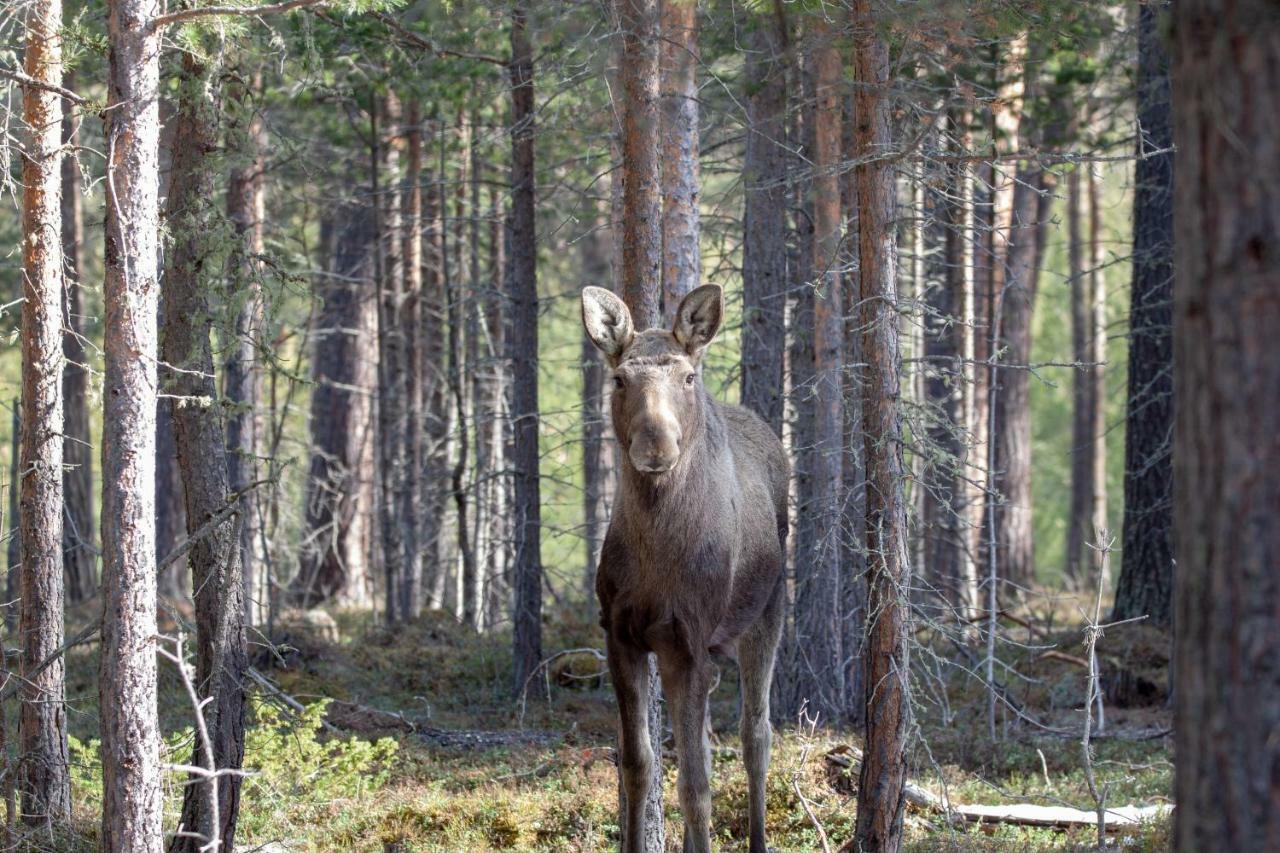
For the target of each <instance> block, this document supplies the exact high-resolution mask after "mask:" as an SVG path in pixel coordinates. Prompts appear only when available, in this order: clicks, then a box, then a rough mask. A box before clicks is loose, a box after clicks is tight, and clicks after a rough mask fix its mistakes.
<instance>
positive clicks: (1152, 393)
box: [1111, 3, 1174, 628]
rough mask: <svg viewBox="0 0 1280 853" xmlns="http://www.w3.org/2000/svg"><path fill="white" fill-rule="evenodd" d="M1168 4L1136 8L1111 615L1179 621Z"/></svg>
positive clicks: (1161, 622)
mask: <svg viewBox="0 0 1280 853" xmlns="http://www.w3.org/2000/svg"><path fill="white" fill-rule="evenodd" d="M1168 5H1169V4H1155V3H1146V4H1143V5H1142V6H1140V7H1139V11H1138V15H1139V17H1138V128H1139V131H1140V136H1139V139H1138V155H1139V156H1138V161H1137V163H1136V164H1135V165H1134V196H1133V282H1132V285H1131V287H1130V295H1129V376H1128V404H1127V408H1126V413H1125V433H1124V529H1123V534H1122V540H1121V551H1120V558H1121V560H1120V579H1119V582H1118V583H1117V585H1116V603H1115V608H1114V609H1113V610H1112V615H1111V618H1112V619H1131V618H1133V617H1135V616H1143V615H1145V616H1146V617H1147V618H1148V619H1149V620H1150V622H1151V623H1152V624H1153V625H1159V626H1161V627H1165V628H1168V627H1170V626H1171V625H1172V623H1173V584H1174V580H1173V574H1174V572H1173V461H1172V457H1171V455H1170V454H1171V449H1172V437H1173V416H1174V415H1173V399H1174V396H1173V382H1174V379H1173V337H1172V329H1173V251H1174V249H1173V246H1174V238H1173V192H1174V190H1173V171H1174V156H1173V130H1172V124H1171V114H1170V110H1171V105H1170V92H1169V52H1168V50H1167V49H1166V47H1165V34H1164V28H1163V27H1162V21H1164V20H1166V19H1167V17H1168V13H1167V9H1168Z"/></svg>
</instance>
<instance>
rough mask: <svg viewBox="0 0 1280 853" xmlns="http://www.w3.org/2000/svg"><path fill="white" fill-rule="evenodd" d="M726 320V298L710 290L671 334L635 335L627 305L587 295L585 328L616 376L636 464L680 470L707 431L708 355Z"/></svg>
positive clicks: (616, 411)
mask: <svg viewBox="0 0 1280 853" xmlns="http://www.w3.org/2000/svg"><path fill="white" fill-rule="evenodd" d="M723 318H724V292H723V291H722V290H721V289H720V286H719V285H715V284H707V285H703V286H702V287H699V288H697V289H696V290H694V291H692V292H691V293H689V295H687V296H686V297H685V298H684V300H683V301H681V303H680V308H679V310H677V311H676V317H675V322H674V323H673V324H672V327H671V330H670V331H666V330H664V329H648V330H645V331H642V332H637V331H636V330H635V326H634V324H633V323H632V320H631V312H630V311H629V310H627V306H626V305H625V304H624V303H623V301H622V300H621V299H619V298H618V297H617V296H616V295H615V294H613V293H612V292H610V291H608V290H605V289H603V288H599V287H588V288H585V289H584V290H583V291H582V324H583V326H585V327H586V330H587V335H588V337H590V338H591V341H592V342H593V343H594V344H595V345H596V347H597V348H598V349H599V350H600V351H601V352H602V353H604V355H605V357H606V359H608V362H609V367H610V368H611V369H612V371H613V386H614V387H613V403H612V411H613V429H614V433H615V434H616V435H617V437H618V444H619V445H620V446H621V447H622V450H623V452H624V453H625V454H626V458H627V459H628V460H629V461H630V463H631V466H632V467H633V468H634V469H635V470H636V471H638V472H640V473H641V474H645V475H650V476H654V477H657V476H661V475H663V474H666V473H668V472H670V471H672V470H674V469H675V468H676V467H677V466H678V465H679V464H680V461H681V459H682V458H683V457H684V456H686V455H687V452H688V450H689V448H690V447H692V446H693V444H694V443H695V442H696V440H697V439H698V438H699V437H700V436H701V434H702V432H703V431H704V430H705V428H706V407H707V405H708V401H707V395H706V390H705V389H704V388H703V386H702V376H701V374H702V370H701V368H702V355H703V353H704V352H705V351H706V348H707V345H708V344H710V343H711V341H712V339H713V338H715V336H716V332H718V331H719V330H720V323H721V321H722V320H723Z"/></svg>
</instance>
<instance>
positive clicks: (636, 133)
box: [614, 0, 696, 853]
mask: <svg viewBox="0 0 1280 853" xmlns="http://www.w3.org/2000/svg"><path fill="white" fill-rule="evenodd" d="M616 9H617V13H618V19H619V25H620V27H621V31H622V50H621V57H620V63H619V65H620V67H619V77H620V78H621V82H622V110H621V113H622V128H621V138H620V140H619V141H620V144H621V148H622V152H621V153H622V199H621V201H622V222H621V231H620V232H618V233H616V234H615V235H614V239H615V241H618V242H620V243H621V244H622V250H621V265H620V269H619V275H620V278H621V282H620V283H621V287H620V288H619V290H620V291H621V294H622V299H623V301H624V302H625V303H626V304H627V307H628V308H629V309H630V310H631V316H632V319H633V321H634V322H635V328H636V331H641V330H643V329H651V328H654V327H656V326H658V325H659V324H660V323H661V322H662V312H661V301H662V287H661V282H662V231H663V229H662V220H661V212H662V192H661V171H662V169H661V165H660V162H659V159H658V157H659V154H660V152H661V141H660V131H661V125H660V123H659V103H658V102H659V92H660V86H661V84H660V77H661V71H660V63H659V53H660V51H659V47H658V45H659V20H658V18H659V13H658V0H617V3H616ZM695 132H696V131H695ZM648 657H649V697H648V706H649V707H648V717H649V745H650V748H651V749H652V750H653V754H654V755H661V754H662V705H661V694H662V686H661V682H660V680H659V678H658V665H657V659H656V658H655V657H654V656H653V655H649V656H648ZM662 778H663V777H662V762H661V761H655V762H654V763H653V778H652V779H651V781H650V784H649V798H648V801H647V802H646V803H645V833H646V836H645V839H644V846H645V851H646V853H661V851H662V850H663V848H664V846H665V826H664V821H663V810H662ZM618 791H619V800H620V801H622V800H624V797H623V793H622V786H621V784H619V786H618ZM619 805H620V806H621V807H622V808H621V810H620V812H619V813H620V814H622V815H625V814H626V813H627V807H626V804H625V802H620V803H619ZM622 832H623V836H624V837H625V836H626V832H627V829H626V826H623V827H622ZM635 853H639V852H638V851H635Z"/></svg>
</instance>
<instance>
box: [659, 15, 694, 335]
mask: <svg viewBox="0 0 1280 853" xmlns="http://www.w3.org/2000/svg"><path fill="white" fill-rule="evenodd" d="M660 7H661V12H660V14H661V36H662V37H661V44H662V49H661V72H660V82H659V93H660V105H661V111H662V167H661V171H662V178H661V180H662V320H663V322H664V323H665V324H666V325H667V326H670V325H671V323H672V321H674V320H675V315H676V308H677V307H679V305H680V300H681V299H683V298H684V295H685V294H686V293H688V292H689V291H691V290H693V289H694V288H695V287H697V286H698V285H699V284H701V278H702V254H701V252H700V251H699V247H698V238H699V234H700V228H699V224H698V199H699V197H700V195H701V177H700V170H699V167H698V80H697V73H696V72H697V68H698V62H699V58H700V54H699V51H698V3H697V0H663V2H662V3H661V4H660Z"/></svg>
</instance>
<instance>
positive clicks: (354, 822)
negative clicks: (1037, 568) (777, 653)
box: [31, 613, 1173, 851]
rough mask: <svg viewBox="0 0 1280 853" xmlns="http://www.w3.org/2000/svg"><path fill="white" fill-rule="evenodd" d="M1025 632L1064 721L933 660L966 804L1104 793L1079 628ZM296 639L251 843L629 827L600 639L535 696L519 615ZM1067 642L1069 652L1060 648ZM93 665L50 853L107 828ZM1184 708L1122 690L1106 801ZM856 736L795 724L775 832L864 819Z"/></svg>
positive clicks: (279, 845)
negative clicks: (518, 691)
mask: <svg viewBox="0 0 1280 853" xmlns="http://www.w3.org/2000/svg"><path fill="white" fill-rule="evenodd" d="M71 627H72V628H73V629H74V627H75V626H74V625H73V626H71ZM1010 627H1011V630H1017V625H1016V624H1014V625H1011V626H1010ZM335 628H337V629H338V630H339V631H340V634H339V635H338V636H334V629H335ZM1028 631H1031V632H1032V633H1031V635H1030V636H1029V637H1028V639H1031V638H1036V639H1037V642H1036V643H1034V644H1028V645H1029V646H1034V649H1030V648H1027V649H1021V652H1020V655H1021V657H1020V658H1019V659H1018V660H1015V661H1013V664H1014V665H1016V667H1017V674H1016V675H1015V674H1014V673H1013V670H1012V669H1010V670H1007V671H1006V676H1005V678H1004V680H1005V681H1006V682H1014V681H1016V682H1017V684H1018V686H1017V687H1016V688H1014V687H1010V698H1011V699H1013V700H1014V701H1015V702H1016V703H1017V705H1018V706H1019V707H1020V708H1022V709H1023V711H1024V713H1025V714H1027V715H1029V716H1035V718H1036V719H1037V720H1038V721H1040V722H1041V723H1043V724H1044V725H1047V726H1049V727H1052V728H1058V729H1061V733H1057V734H1055V733H1050V732H1046V731H1044V730H1042V729H1038V728H1036V727H1035V726H1033V725H1029V724H1027V723H1026V722H1020V721H1019V719H1018V718H1017V715H1015V714H1011V713H1001V714H998V719H997V738H996V739H995V740H993V739H991V737H990V736H989V717H988V706H987V701H986V698H985V692H984V691H983V689H982V685H981V684H980V683H978V682H977V681H976V680H975V679H972V678H968V677H965V676H964V675H963V674H959V675H951V676H944V677H941V678H937V679H934V678H930V677H919V678H918V679H917V681H919V682H921V683H920V684H918V686H917V691H916V697H915V698H916V706H917V712H916V723H917V726H916V732H915V736H914V737H913V743H914V748H913V749H912V753H911V768H912V779H913V780H914V781H915V782H916V783H917V784H919V785H920V786H921V787H923V788H926V789H928V790H931V791H933V792H935V793H938V794H941V793H943V792H944V790H945V793H946V795H947V796H948V797H949V798H950V800H951V802H953V803H963V804H986V805H1000V804H1014V803H1037V804H1044V805H1070V806H1074V807H1076V808H1082V809H1092V808H1093V802H1092V800H1091V799H1090V796H1089V793H1088V787H1087V783H1086V780H1085V769H1084V764H1083V760H1082V748H1081V744H1080V741H1079V732H1080V730H1081V725H1082V722H1083V713H1082V712H1081V710H1080V706H1081V704H1082V698H1081V697H1083V695H1084V689H1085V681H1086V672H1085V670H1084V669H1083V668H1081V666H1080V663H1081V660H1080V657H1079V655H1080V651H1079V645H1080V642H1079V638H1080V630H1079V627H1078V626H1075V627H1072V626H1066V627H1064V628H1060V629H1057V630H1055V631H1051V632H1048V633H1051V634H1052V636H1049V635H1047V634H1046V629H1035V630H1033V629H1031V628H1030V627H1028ZM1037 631H1038V632H1039V634H1043V636H1040V635H1038V634H1037V633H1036V632H1037ZM1114 633H1115V635H1116V636H1115V637H1114V638H1113V637H1111V636H1108V637H1107V638H1105V639H1104V640H1103V641H1102V644H1101V645H1100V647H1099V654H1100V656H1101V658H1102V660H1103V673H1104V678H1106V677H1107V673H1108V671H1109V667H1115V666H1117V664H1116V661H1117V660H1119V661H1121V662H1122V663H1123V661H1125V660H1128V661H1130V662H1134V661H1137V663H1135V664H1134V666H1133V667H1132V668H1131V669H1130V668H1128V667H1127V666H1120V668H1121V669H1126V670H1127V671H1130V675H1129V681H1130V682H1131V684H1132V683H1137V684H1138V685H1139V686H1138V688H1137V691H1138V692H1139V693H1141V692H1142V689H1143V685H1145V686H1146V687H1147V688H1149V689H1152V690H1155V689H1158V686H1157V687H1155V688H1153V687H1152V686H1151V685H1149V684H1147V683H1146V682H1145V681H1144V678H1143V676H1142V674H1141V673H1142V672H1143V671H1144V670H1143V669H1142V667H1143V665H1144V664H1143V662H1142V660H1141V659H1142V658H1144V656H1145V657H1146V658H1150V657H1152V656H1153V655H1154V656H1155V657H1158V656H1159V654H1160V651H1159V650H1160V648H1162V645H1161V641H1160V639H1159V638H1158V637H1154V636H1144V635H1142V634H1141V632H1140V631H1137V632H1134V631H1131V632H1130V639H1128V640H1126V639H1125V638H1124V637H1122V636H1121V629H1116V630H1115V631H1114ZM280 634H283V635H285V636H283V637H281V636H280ZM281 639H283V641H284V644H285V645H284V646H283V647H281V646H277V648H276V650H274V651H273V650H272V649H271V648H270V647H269V646H267V645H266V644H265V643H261V644H258V646H257V653H256V654H255V655H254V662H255V665H256V666H257V667H258V668H259V669H260V670H261V671H262V672H263V673H264V674H265V675H266V676H268V677H269V679H271V681H272V682H273V683H274V684H275V685H278V687H279V689H280V690H281V691H283V693H284V694H287V696H289V697H292V699H294V700H296V701H297V702H298V703H301V705H302V706H303V707H304V710H303V711H302V712H298V711H297V710H296V709H290V708H288V707H286V706H285V705H284V704H282V701H281V697H280V696H279V695H276V696H275V697H274V698H273V697H272V696H271V695H270V694H269V692H268V691H266V690H265V689H264V688H263V687H262V686H261V685H260V684H257V685H255V688H254V691H253V699H252V711H251V715H250V726H249V731H248V737H247V750H246V760H245V766H246V767H248V768H250V769H251V770H252V775H250V776H249V777H248V778H247V779H246V781H245V788H244V794H243V800H242V803H241V812H240V815H241V816H240V824H239V834H238V837H237V845H236V848H237V850H263V851H294V850H404V851H408V850H424V851H425V850H431V851H437V850H440V851H462V850H535V849H536V850H564V851H590V850H603V849H612V848H613V847H614V845H615V844H616V838H617V817H616V795H617V783H616V775H615V769H614V765H613V741H614V716H613V715H614V710H613V708H614V706H613V701H612V695H611V693H610V690H609V686H608V684H607V682H606V680H605V679H604V677H603V676H602V674H601V670H602V669H603V665H602V664H601V663H600V662H599V660H597V658H596V657H595V655H594V654H592V653H591V652H582V653H578V654H575V655H567V656H564V657H561V658H559V659H557V660H556V661H555V662H554V663H553V664H552V665H550V666H548V667H547V669H548V670H549V672H550V677H549V682H550V687H551V701H550V702H549V703H540V702H529V703H527V704H526V705H524V706H523V707H522V706H521V703H518V702H515V701H513V700H512V698H511V685H510V684H509V677H510V676H509V672H510V651H509V646H508V640H507V639H506V638H505V637H504V636H503V635H502V634H501V633H495V634H494V635H482V636H477V635H476V634H475V633H473V632H471V631H469V630H467V629H465V628H462V627H460V626H458V625H457V624H456V623H455V622H454V621H453V620H452V618H451V617H448V616H446V615H444V614H440V613H432V614H427V615H425V616H424V617H423V618H422V619H420V620H418V621H417V622H415V623H413V624H411V625H405V626H400V627H397V628H395V629H387V628H385V627H380V626H374V625H372V624H371V623H370V620H369V618H368V617H367V616H364V617H358V616H354V615H350V616H343V615H340V616H339V618H338V622H337V623H336V624H330V625H328V626H327V628H324V629H321V630H319V631H317V630H316V629H315V628H306V629H303V628H297V627H295V628H292V629H290V628H285V629H282V631H280V632H278V636H277V642H280V640H281ZM926 642H927V639H926ZM1051 644H1052V645H1056V647H1057V651H1056V652H1054V653H1050V654H1048V655H1046V654H1045V648H1044V647H1045V646H1047V645H1051ZM601 645H602V644H601V641H600V637H599V636H598V629H594V628H593V627H591V626H589V625H587V624H582V625H577V626H573V627H568V628H566V627H563V626H562V627H560V628H558V629H555V630H553V631H551V632H549V634H548V636H547V637H546V638H545V639H544V650H545V651H546V653H547V654H548V655H551V654H553V653H555V652H556V651H558V650H561V649H574V648H586V649H593V648H598V647H600V646H601ZM1073 646H1074V648H1073ZM1112 647H1114V648H1112ZM1017 648H1018V647H1014V649H1015V650H1016V649H1017ZM1153 648H1154V649H1155V651H1154V652H1153V651H1152V649H1153ZM942 651H944V650H941V649H940V650H939V652H940V653H941V652H942ZM918 654H919V655H920V658H919V659H918V660H919V663H921V664H922V665H923V666H922V668H921V669H922V672H927V671H928V670H929V669H931V668H933V667H932V664H930V663H929V662H928V659H929V658H930V657H931V654H930V653H929V650H928V648H927V647H926V648H924V649H923V650H922V651H919V652H918ZM939 657H941V654H940V655H939ZM96 661H97V649H96V646H92V645H90V646H86V647H82V648H79V649H76V650H74V651H73V652H72V654H71V657H70V661H69V667H68V690H69V696H68V699H69V702H70V708H71V712H70V715H69V720H70V725H71V731H72V736H73V737H72V761H73V765H74V772H73V786H74V791H73V802H74V804H75V817H76V829H77V834H76V836H75V837H74V838H60V839H46V840H45V842H43V843H40V844H39V846H40V847H43V848H45V849H59V850H80V849H84V850H89V849H96V848H97V846H98V845H97V834H98V820H99V815H100V807H101V782H100V766H99V763H98V758H97V744H96V742H94V739H95V738H96V737H97V715H96V705H97V684H96ZM1146 664H1149V665H1152V666H1155V664H1154V663H1153V662H1152V661H1149V660H1148V661H1146ZM937 671H939V672H941V669H938V670H937ZM1134 672H1137V673H1138V674H1137V675H1134V674H1133V673H1134ZM161 674H162V678H161V691H162V696H161V710H162V720H163V722H164V725H165V731H166V745H167V749H168V750H169V754H168V756H167V760H169V761H174V762H179V761H186V760H188V758H189V754H188V753H189V751H190V749H191V743H192V740H191V738H192V735H191V720H192V710H191V707H190V705H189V704H187V703H186V701H185V699H184V694H183V692H182V687H181V684H180V682H179V680H178V678H177V676H176V674H175V672H174V671H173V667H172V666H169V665H165V666H162V670H161ZM735 676H736V674H735V673H734V672H733V671H732V667H729V668H728V669H726V671H725V672H724V673H723V682H722V683H721V684H720V685H719V687H718V688H717V690H716V691H715V693H714V694H713V728H714V730H715V732H716V734H717V739H716V741H715V742H714V747H713V776H714V781H713V786H714V788H713V791H714V794H713V797H714V811H713V816H712V821H713V829H714V832H715V835H716V838H715V845H716V847H717V848H718V849H724V850H745V849H746V848H745V837H746V799H747V795H746V780H745V776H744V774H743V772H742V766H741V761H740V760H739V757H738V750H737V746H738V744H737V735H736V722H735V720H736V693H737V688H736V678H735ZM944 685H945V688H946V689H945V690H943V687H944ZM944 695H945V697H946V698H945V700H944V699H943V698H942V697H943V696H944ZM1169 725H1170V720H1169V715H1168V712H1167V711H1166V710H1164V709H1163V708H1162V707H1159V706H1156V707H1147V708H1133V709H1120V708H1115V707H1111V706H1109V707H1108V708H1107V719H1106V728H1105V730H1104V732H1103V734H1102V735H1101V736H1100V737H1099V738H1098V739H1096V740H1095V742H1094V761H1093V770H1094V773H1095V775H1096V779H1097V784H1098V786H1099V787H1100V788H1102V789H1105V790H1106V792H1107V803H1108V805H1115V806H1120V805H1134V806H1136V805H1150V804H1157V803H1167V802H1169V796H1170V791H1171V787H1172V775H1173V773H1172V771H1173V765H1172V763H1171V758H1172V756H1171V748H1172V738H1171V737H1169V736H1167V730H1168V727H1169ZM859 745H860V736H859V735H858V734H857V733H854V732H850V731H826V730H823V729H821V728H819V729H818V730H816V731H815V732H805V731H804V730H802V729H800V728H798V727H797V726H795V725H792V726H783V727H782V730H781V731H780V732H779V735H778V737H777V738H776V739H775V750H774V756H773V761H772V765H771V767H770V772H769V782H768V803H769V807H768V831H769V838H770V845H771V846H772V847H774V848H775V849H777V850H779V851H792V850H794V851H800V850H821V849H822V847H823V845H822V842H821V840H820V838H819V829H818V826H819V825H820V826H821V827H822V830H821V831H822V832H825V834H826V836H827V838H828V839H829V843H830V849H832V850H835V849H837V848H838V847H839V846H840V845H842V844H844V843H845V842H847V841H848V840H849V839H850V838H851V837H852V835H853V830H854V820H855V800H856V783H857V772H856V764H854V765H853V767H852V769H850V768H849V766H848V765H850V763H851V762H850V761H849V754H850V752H849V747H854V748H856V747H858V746H859ZM665 764H666V767H667V781H666V804H667V822H668V825H667V838H668V847H669V849H672V850H675V849H678V841H679V838H680V828H679V814H678V810H677V808H676V797H675V790H674V788H675V768H674V764H675V762H674V758H673V756H672V755H671V754H670V753H668V754H667V755H666V756H665ZM182 781H183V780H182V778H181V777H179V776H178V775H176V774H169V776H168V778H167V782H166V810H167V820H166V827H172V826H174V825H175V824H176V821H177V813H178V806H179V803H180V798H181V793H182V788H181V783H182ZM806 805H807V806H808V812H807V811H806V808H805V806H806ZM810 813H811V814H810ZM1168 824H1169V821H1168V819H1167V818H1166V819H1162V820H1156V821H1153V822H1151V823H1149V824H1144V825H1142V826H1141V827H1138V828H1135V829H1128V830H1124V831H1122V832H1113V833H1111V834H1110V835H1109V839H1108V843H1109V845H1110V846H1115V847H1116V848H1117V849H1125V850H1164V849H1167V848H1168V832H1169V826H1168ZM906 827H907V828H906V833H907V844H906V849H907V850H912V851H929V850H1009V851H1013V850H1018V851H1023V850H1086V849H1096V843H1097V842H1096V835H1095V830H1094V829H1093V828H1090V827H1084V828H1079V829H1073V830H1069V831H1064V830H1060V829H1052V828H1033V827H1025V826H1013V825H1005V824H999V825H976V824H964V825H960V826H957V825H953V824H948V823H947V822H946V820H945V819H944V818H943V816H942V815H940V814H936V813H929V812H925V811H921V810H919V809H917V808H914V807H910V808H908V812H907V817H906ZM31 841H35V840H34V839H31Z"/></svg>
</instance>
